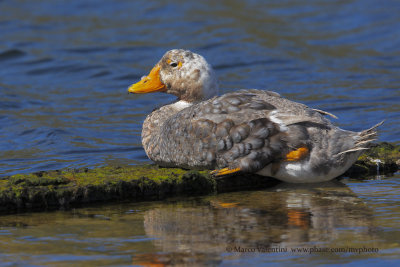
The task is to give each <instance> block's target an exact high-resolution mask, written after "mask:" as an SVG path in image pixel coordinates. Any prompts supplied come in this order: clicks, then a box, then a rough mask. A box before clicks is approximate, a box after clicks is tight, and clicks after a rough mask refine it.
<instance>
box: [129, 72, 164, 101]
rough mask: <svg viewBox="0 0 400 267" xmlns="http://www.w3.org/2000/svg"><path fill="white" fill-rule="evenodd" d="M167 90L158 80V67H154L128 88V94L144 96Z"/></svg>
mask: <svg viewBox="0 0 400 267" xmlns="http://www.w3.org/2000/svg"><path fill="white" fill-rule="evenodd" d="M166 90H167V88H166V87H165V84H163V83H162V82H161V80H160V66H159V65H156V66H155V67H154V68H153V69H152V70H151V71H150V73H149V75H147V76H146V77H143V78H142V79H141V80H140V81H139V82H137V83H135V84H132V85H131V86H130V87H129V88H128V92H129V93H135V94H146V93H152V92H164V91H166Z"/></svg>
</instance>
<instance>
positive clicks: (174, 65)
mask: <svg viewBox="0 0 400 267" xmlns="http://www.w3.org/2000/svg"><path fill="white" fill-rule="evenodd" d="M169 65H170V66H171V67H174V68H175V67H176V66H178V63H176V62H172V63H171V64H169Z"/></svg>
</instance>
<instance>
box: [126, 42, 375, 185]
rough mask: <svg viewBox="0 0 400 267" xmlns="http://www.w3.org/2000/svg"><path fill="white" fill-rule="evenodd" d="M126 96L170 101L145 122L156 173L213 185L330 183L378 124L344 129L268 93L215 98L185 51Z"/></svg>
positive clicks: (209, 81) (198, 63)
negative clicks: (208, 179)
mask: <svg viewBox="0 0 400 267" xmlns="http://www.w3.org/2000/svg"><path fill="white" fill-rule="evenodd" d="M128 92H129V93H134V94H143V93H153V92H162V93H167V94H172V95H174V96H176V97H177V99H176V101H174V102H173V103H170V104H166V105H163V106H161V107H159V108H156V109H155V110H154V111H153V112H152V113H150V114H149V115H148V116H147V117H146V119H145V120H144V123H143V127H142V134H141V137H142V144H143V147H144V150H145V152H146V154H147V156H148V157H149V159H151V160H152V161H154V162H155V163H156V164H157V165H159V166H161V167H179V168H184V169H208V170H211V172H210V173H211V174H212V175H213V176H214V177H215V178H221V177H225V176H230V175H235V174H237V175H239V174H243V173H250V174H257V175H261V176H266V177H273V178H275V179H278V180H281V181H283V182H288V183H316V182H324V181H329V180H332V179H334V178H336V177H338V176H340V175H342V174H343V173H345V172H346V170H347V169H349V168H350V167H351V165H352V164H354V163H355V161H356V160H357V158H358V157H359V156H360V155H361V154H362V153H363V152H364V151H365V150H367V149H368V148H369V146H370V144H371V142H372V141H374V140H376V138H377V127H378V126H380V125H381V124H382V123H383V122H380V123H378V124H376V125H375V126H373V127H371V128H369V129H366V130H363V131H360V132H354V131H348V130H343V129H340V128H339V127H337V126H335V125H334V124H333V123H332V122H331V121H330V120H329V119H328V117H329V116H330V117H333V118H336V117H335V116H334V115H333V114H331V113H329V112H326V111H323V110H319V109H314V108H311V107H308V106H306V105H304V104H302V103H298V102H294V101H291V100H288V99H286V98H284V97H282V96H281V95H280V94H279V93H276V92H273V91H268V90H258V89H241V90H237V91H233V92H229V93H226V94H223V95H221V96H219V95H218V80H217V78H216V75H215V72H214V70H213V68H212V67H211V65H210V64H209V63H208V62H207V61H206V60H205V58H204V57H203V56H201V55H199V54H196V53H194V52H192V51H189V50H184V49H173V50H170V51H168V52H166V53H165V54H164V55H163V56H162V58H161V60H160V61H159V62H158V63H157V64H156V65H155V66H154V67H153V68H152V69H151V71H150V73H149V74H148V75H147V76H143V77H142V78H141V80H140V81H138V82H136V83H134V84H132V85H131V86H129V88H128Z"/></svg>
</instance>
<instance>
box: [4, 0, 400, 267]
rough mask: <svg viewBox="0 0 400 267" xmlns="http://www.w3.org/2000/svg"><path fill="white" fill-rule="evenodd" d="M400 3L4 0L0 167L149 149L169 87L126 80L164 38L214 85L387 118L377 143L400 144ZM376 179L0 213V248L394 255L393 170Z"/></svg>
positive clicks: (145, 67)
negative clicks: (212, 77) (155, 115)
mask: <svg viewBox="0 0 400 267" xmlns="http://www.w3.org/2000/svg"><path fill="white" fill-rule="evenodd" d="M399 14H400V3H399V2H398V1H394V0H388V1H372V0H352V1H341V0H333V1H297V0H287V1H261V0H260V1H258V0H249V1H239V0H229V1H228V0H223V1H183V0H171V1H144V0H138V1H129V0H120V1H105V0H96V1H94V0H93V1H89V0H87V1H63V0H37V1H28V0H13V1H0V176H5V175H11V174H16V173H29V172H34V171H40V170H53V169H61V168H66V167H70V168H78V167H84V166H85V167H90V168H93V167H96V166H103V165H124V164H139V163H144V162H149V160H148V159H147V157H146V155H145V153H144V151H143V149H142V146H141V140H140V132H141V124H142V122H143V120H144V118H145V116H146V114H148V113H149V112H151V111H152V109H153V108H154V107H156V106H159V105H161V104H164V103H167V102H170V101H172V100H173V97H171V96H168V95H163V94H153V95H139V96H138V95H128V94H127V92H126V88H127V87H128V86H129V85H130V84H131V83H133V82H135V81H137V80H138V79H140V77H141V76H142V75H145V74H147V72H148V71H149V70H150V69H151V67H152V66H153V65H154V64H155V63H156V62H157V61H158V60H159V58H160V57H161V56H162V55H163V54H164V53H165V52H166V51H167V50H169V49H173V48H185V49H190V50H193V51H195V52H197V53H200V54H202V55H203V56H205V57H206V59H208V61H209V62H210V63H211V64H212V65H213V66H214V68H215V70H216V73H217V75H218V77H219V79H220V88H221V90H220V91H221V93H224V92H229V91H233V90H236V89H239V88H259V89H269V90H275V91H278V92H279V93H281V94H282V95H283V96H285V97H288V98H290V99H292V100H295V101H300V102H302V103H305V104H307V105H310V106H312V107H314V108H318V109H322V110H326V111H328V112H331V113H333V114H335V115H337V116H338V117H339V120H337V121H335V122H336V123H337V125H339V126H341V127H343V128H346V129H349V130H354V131H359V130H362V129H365V128H369V127H370V126H372V125H374V124H376V123H378V122H380V121H382V120H384V119H385V120H386V122H385V124H384V126H382V127H381V131H380V140H382V141H390V142H396V141H399V136H400V128H399V125H400V104H399V103H400V90H399V88H400V75H399V73H400V72H399V71H400V64H399V62H400V50H399V47H400V16H399ZM378 178H379V179H369V180H364V181H356V180H344V181H343V182H338V181H333V182H331V183H326V184H321V185H313V186H308V187H307V186H306V187H305V186H293V185H287V184H280V185H278V186H277V187H274V188H270V189H267V190H262V191H250V192H249V191H244V192H236V193H227V194H221V195H217V196H206V197H193V198H189V199H169V200H167V201H163V202H151V203H120V204H113V205H103V206H92V207H89V208H84V209H74V210H69V211H57V212H43V213H25V214H16V215H7V216H0V261H1V262H3V264H4V265H5V266H14V265H19V266H29V265H31V266H33V265H60V266H70V265H71V264H74V265H84V266H98V265H106V264H112V265H129V264H136V265H150V264H153V266H163V265H165V264H181V265H188V266H193V265H195V264H201V265H204V264H208V265H221V266H232V265H245V266H252V265H253V266H254V265H264V264H277V263H282V262H284V261H285V263H286V262H287V261H289V262H290V263H291V264H305V265H318V264H333V263H334V264H350V265H361V264H363V265H376V264H385V265H396V264H397V265H398V263H399V254H400V251H399V248H400V245H399V240H400V236H399V233H400V228H399V225H400V210H399V206H400V197H399V196H400V194H399V186H400V185H399V178H400V177H399V175H398V174H397V176H394V177H378ZM238 247H239V248H242V249H248V250H252V249H257V252H251V251H250V252H238V251H235V249H236V250H237V248H238ZM298 248H299V249H310V248H318V249H326V248H327V249H339V250H343V249H349V248H351V249H360V248H361V249H362V248H367V249H375V250H376V249H378V250H379V251H378V252H373V253H371V252H362V253H361V252H360V253H355V252H329V253H322V252H315V253H311V254H310V253H308V252H291V249H298ZM258 249H261V250H262V249H264V250H268V249H287V250H288V251H287V252H282V251H280V252H268V253H267V252H258ZM239 250H240V249H239Z"/></svg>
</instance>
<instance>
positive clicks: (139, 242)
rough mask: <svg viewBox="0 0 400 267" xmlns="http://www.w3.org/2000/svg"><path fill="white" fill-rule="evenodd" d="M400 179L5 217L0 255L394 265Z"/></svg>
mask: <svg viewBox="0 0 400 267" xmlns="http://www.w3.org/2000/svg"><path fill="white" fill-rule="evenodd" d="M399 178H400V176H398V175H397V176H396V177H392V178H384V177H381V179H380V180H379V179H377V180H365V181H357V180H343V181H336V180H335V181H332V182H329V183H322V184H314V185H290V184H285V183H282V184H280V185H277V186H275V187H272V188H270V189H266V190H262V191H243V192H234V193H225V194H220V195H215V196H205V197H192V198H186V199H179V198H175V199H168V200H166V201H163V202H158V201H156V202H145V203H125V204H123V203H121V204H113V205H103V206H93V207H89V208H84V209H73V210H70V211H57V212H48V213H32V214H30V213H27V214H18V215H7V216H2V217H1V220H0V236H1V238H0V259H2V261H3V262H4V263H10V264H11V263H14V264H17V265H20V266H26V265H31V266H34V265H55V264H57V265H60V266H67V265H71V264H74V265H75V266H76V265H82V266H83V265H84V266H99V265H106V264H112V265H129V264H134V265H143V266H164V265H169V264H174V265H186V266H193V265H211V266H215V265H219V266H233V265H236V266H254V265H265V264H277V263H283V262H284V263H288V264H304V265H307V266H310V265H318V264H333V263H334V264H353V265H357V266H358V265H360V264H363V265H371V266H375V264H377V263H380V264H386V265H387V264H393V265H395V264H398V262H399V260H400V256H399V255H400V243H399V240H400V231H399V220H400V208H399V207H400V197H399V194H398V192H399V190H400V182H399ZM244 249H247V252H241V251H243V250H244ZM273 249H275V251H274V250H273ZM310 249H314V252H312V253H310V252H309V251H307V250H310ZM324 249H328V250H329V252H326V251H325V252H321V251H323V250H324ZM318 250H320V251H319V252H317V251H318ZM369 250H370V251H372V252H368V251H369ZM151 264H153V265H151Z"/></svg>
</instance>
